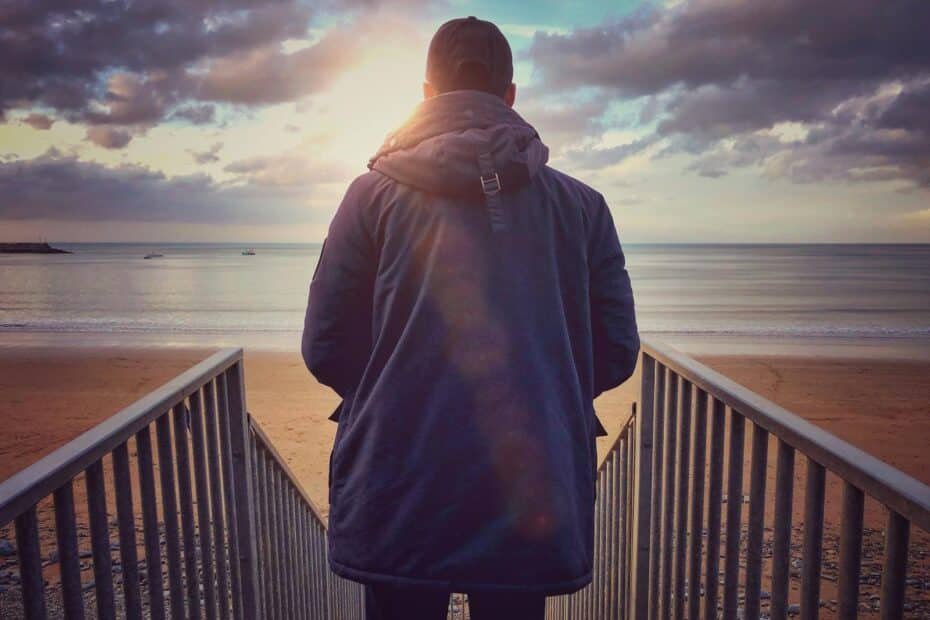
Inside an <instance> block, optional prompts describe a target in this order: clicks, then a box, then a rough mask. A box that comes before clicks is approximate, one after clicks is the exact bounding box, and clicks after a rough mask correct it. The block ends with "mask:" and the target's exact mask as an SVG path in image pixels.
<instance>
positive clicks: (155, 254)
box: [142, 252, 164, 260]
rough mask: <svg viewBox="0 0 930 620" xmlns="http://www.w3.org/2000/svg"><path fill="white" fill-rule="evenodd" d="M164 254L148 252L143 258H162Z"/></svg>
mask: <svg viewBox="0 0 930 620" xmlns="http://www.w3.org/2000/svg"><path fill="white" fill-rule="evenodd" d="M163 256H164V254H159V253H158V252H149V253H148V254H146V255H145V256H143V257H142V258H144V259H146V260H148V259H150V258H161V257H163Z"/></svg>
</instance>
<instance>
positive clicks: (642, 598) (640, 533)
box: [629, 353, 656, 619]
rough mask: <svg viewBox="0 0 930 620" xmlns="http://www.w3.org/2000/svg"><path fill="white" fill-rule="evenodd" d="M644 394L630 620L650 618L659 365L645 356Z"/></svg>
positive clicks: (638, 431)
mask: <svg viewBox="0 0 930 620" xmlns="http://www.w3.org/2000/svg"><path fill="white" fill-rule="evenodd" d="M642 367H643V370H642V373H643V382H642V393H641V397H640V403H641V407H640V411H639V416H638V418H639V419H638V420H637V423H636V434H635V436H634V437H635V440H634V444H633V449H634V458H635V467H636V476H635V480H634V489H633V493H634V497H633V515H632V516H633V540H632V552H633V557H632V564H631V570H630V575H631V578H632V579H631V584H630V614H629V617H630V618H636V619H640V618H648V615H649V578H650V576H649V556H650V554H649V550H650V547H651V544H652V532H651V531H650V529H649V527H650V521H651V518H652V517H651V510H652V506H651V504H652V497H651V494H652V416H653V411H654V406H655V392H656V389H655V387H656V386H655V380H656V362H655V360H654V359H653V358H652V357H651V356H649V355H648V354H646V353H644V354H643V358H642Z"/></svg>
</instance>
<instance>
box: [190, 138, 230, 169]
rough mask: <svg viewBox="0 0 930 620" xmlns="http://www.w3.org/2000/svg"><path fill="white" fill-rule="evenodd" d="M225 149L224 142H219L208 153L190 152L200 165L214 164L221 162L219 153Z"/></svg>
mask: <svg viewBox="0 0 930 620" xmlns="http://www.w3.org/2000/svg"><path fill="white" fill-rule="evenodd" d="M222 148H223V143H222V142H217V143H215V144H214V145H213V146H211V147H210V148H209V149H207V150H206V151H194V150H188V151H187V152H188V153H190V154H191V157H193V158H194V161H195V162H196V163H198V164H213V163H216V162H218V161H219V160H220V157H219V152H220V150H222Z"/></svg>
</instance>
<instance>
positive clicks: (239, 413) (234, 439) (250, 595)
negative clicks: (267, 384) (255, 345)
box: [226, 360, 259, 620]
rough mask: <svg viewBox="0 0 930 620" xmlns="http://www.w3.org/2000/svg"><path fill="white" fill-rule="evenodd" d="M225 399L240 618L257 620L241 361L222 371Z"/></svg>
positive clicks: (252, 528)
mask: <svg viewBox="0 0 930 620" xmlns="http://www.w3.org/2000/svg"><path fill="white" fill-rule="evenodd" d="M226 385H227V393H228V399H229V439H230V449H231V453H232V469H233V471H232V474H233V475H232V479H233V481H234V483H235V485H236V506H235V511H236V526H237V527H236V533H235V534H236V536H237V537H238V539H239V541H238V542H239V544H238V547H239V557H238V558H235V561H237V562H238V564H239V579H240V588H241V595H242V616H243V618H246V619H249V620H251V619H253V618H258V617H259V612H258V596H257V588H258V585H257V584H258V580H257V576H258V571H257V570H256V564H257V562H256V560H257V558H258V553H257V549H256V545H255V515H254V514H253V510H254V508H255V502H254V501H253V499H252V497H253V493H254V492H255V490H254V489H253V488H252V476H251V471H252V464H251V459H252V456H253V455H252V454H251V450H249V420H248V413H247V412H246V406H245V377H244V375H243V370H242V361H241V360H240V361H239V362H237V363H236V364H235V365H233V366H232V367H230V368H229V369H228V370H227V371H226Z"/></svg>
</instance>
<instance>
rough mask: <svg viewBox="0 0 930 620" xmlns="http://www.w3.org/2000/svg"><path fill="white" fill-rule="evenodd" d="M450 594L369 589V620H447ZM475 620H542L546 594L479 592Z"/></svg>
mask: <svg viewBox="0 0 930 620" xmlns="http://www.w3.org/2000/svg"><path fill="white" fill-rule="evenodd" d="M448 609H449V593H448V592H443V591H441V590H430V589H427V588H412V587H398V586H388V585H383V584H374V585H367V586H365V619H366V620H445V618H446V614H447V613H448ZM468 610H469V613H470V616H469V617H470V618H471V619H472V620H542V618H543V617H544V616H545V611H546V597H545V596H544V595H542V594H523V593H496V592H495V593H489V592H475V593H472V594H469V595H468Z"/></svg>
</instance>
